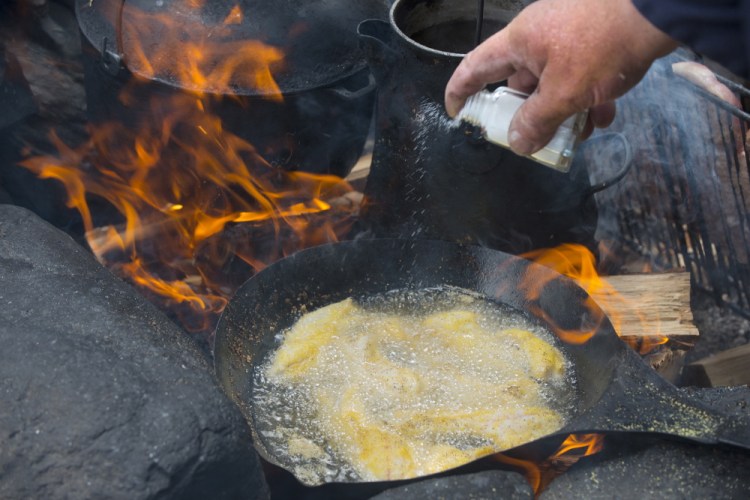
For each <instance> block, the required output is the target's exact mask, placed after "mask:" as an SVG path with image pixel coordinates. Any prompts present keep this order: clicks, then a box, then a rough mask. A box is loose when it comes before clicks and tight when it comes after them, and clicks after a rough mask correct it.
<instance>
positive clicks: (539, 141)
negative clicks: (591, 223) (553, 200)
mask: <svg viewBox="0 0 750 500" xmlns="http://www.w3.org/2000/svg"><path fill="white" fill-rule="evenodd" d="M676 47H677V43H676V42H675V41H674V40H673V39H672V38H670V37H669V36H667V35H665V34H664V33H662V32H661V31H659V30H658V29H657V28H655V27H654V26H653V25H652V24H651V23H650V22H649V21H648V20H646V19H645V18H644V17H643V16H642V15H641V14H640V12H638V10H637V9H636V8H635V7H634V6H633V4H632V3H631V0H538V1H537V2H534V3H532V4H531V5H529V6H528V7H526V8H525V9H524V10H523V11H521V13H519V14H518V16H517V17H516V18H515V19H514V20H513V21H512V22H511V23H509V24H508V26H507V27H506V28H504V29H503V30H501V31H499V32H497V33H495V34H494V35H493V36H491V37H490V38H488V39H487V40H486V41H485V42H483V43H482V44H480V45H479V46H478V47H477V48H476V49H474V50H473V51H471V52H469V53H468V54H467V55H466V57H465V58H464V59H463V61H461V64H459V66H458V68H456V71H455V72H454V73H453V76H452V77H451V79H450V81H449V82H448V84H447V86H446V89H445V107H446V110H447V112H448V114H449V115H451V116H455V115H456V114H457V113H458V112H459V111H460V110H461V108H462V107H463V105H464V103H465V102H466V99H467V98H468V97H469V96H471V95H473V94H475V93H477V92H479V91H480V90H482V89H483V88H484V87H485V86H486V85H488V84H490V83H495V82H500V81H503V80H506V79H507V80H508V85H509V86H510V87H512V88H515V89H516V90H520V91H522V92H526V93H529V94H531V95H530V96H529V98H528V99H526V101H525V102H524V104H523V105H522V106H521V107H520V108H519V110H518V112H517V113H516V114H515V116H514V117H513V120H512V121H511V124H510V134H509V141H510V146H511V148H512V149H513V150H514V151H515V152H516V153H518V154H521V155H529V154H532V153H535V152H536V151H538V150H540V149H541V148H543V147H544V146H545V145H546V144H547V143H548V142H549V141H550V140H551V139H552V136H554V134H555V131H556V130H557V128H558V127H559V126H560V125H561V124H562V122H563V121H565V120H566V119H567V118H568V117H570V116H572V115H574V114H575V113H577V112H580V111H584V110H586V109H589V110H590V111H589V123H588V124H587V127H586V130H585V131H584V135H588V134H590V133H591V131H592V129H593V127H594V126H597V127H606V126H608V125H609V124H610V123H611V122H612V120H613V119H614V116H615V106H614V99H616V98H617V97H620V96H621V95H623V94H624V93H625V92H627V91H628V90H629V89H630V88H632V87H633V86H635V85H636V84H637V83H638V82H639V81H640V80H641V78H643V75H645V74H646V71H647V70H648V68H649V67H650V66H651V63H652V62H653V61H654V60H655V59H657V58H658V57H661V56H664V55H666V54H668V53H669V52H671V51H672V50H674V49H675V48H676Z"/></svg>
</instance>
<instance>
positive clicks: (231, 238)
mask: <svg viewBox="0 0 750 500" xmlns="http://www.w3.org/2000/svg"><path fill="white" fill-rule="evenodd" d="M200 4H201V2H197V3H196V2H195V1H193V2H191V3H189V4H187V3H186V4H184V6H185V8H198V7H199V6H200ZM241 14H242V13H241V10H239V8H238V9H237V10H236V11H235V10H233V11H232V13H230V16H229V17H228V18H227V20H228V22H230V23H231V22H234V20H237V19H238V18H237V16H241ZM138 19H140V18H138V17H132V16H131V17H129V18H126V19H125V21H124V22H125V23H126V25H127V26H129V28H128V29H132V30H135V31H136V32H137V31H138V30H145V29H147V26H149V22H144V24H142V25H139V24H138V23H137V22H135V20H138ZM156 20H157V21H159V22H162V21H163V20H162V19H161V18H160V16H156ZM239 20H240V21H241V19H239ZM150 21H154V19H153V16H152V18H151V19H150ZM190 28H191V27H190V26H182V27H180V29H184V30H189V29H190ZM173 29H177V27H174V26H168V29H167V30H166V32H164V33H166V34H167V35H168V36H176V34H175V33H174V32H173V31H170V30H173ZM219 33H221V31H219ZM219 38H220V37H219ZM167 45H169V44H167ZM242 46H243V47H242V49H241V50H239V49H238V48H237V47H234V46H233V45H232V44H231V43H230V44H228V45H226V46H225V47H223V48H222V50H226V51H229V52H232V54H231V55H228V56H227V57H226V58H222V54H223V53H219V54H218V56H217V54H216V53H214V54H212V55H211V58H216V57H219V59H220V62H219V63H217V64H214V65H213V66H211V65H208V66H206V67H204V66H202V61H205V60H206V53H204V52H202V50H203V47H199V46H198V44H196V43H195V42H194V41H193V40H191V41H189V42H186V43H185V47H184V51H183V53H182V54H181V55H182V56H184V57H183V59H184V60H185V61H186V64H184V65H182V66H180V67H179V68H178V67H177V66H174V65H168V66H167V70H168V71H174V74H175V75H178V76H179V77H180V79H181V81H182V79H185V81H182V83H185V82H187V81H188V80H189V81H190V82H191V84H192V87H191V88H192V89H198V88H200V89H210V90H212V91H215V90H217V89H218V90H226V89H227V88H229V86H230V84H232V82H237V81H238V80H237V77H238V74H241V75H243V77H244V78H246V79H248V80H247V81H250V80H252V82H253V85H256V86H257V88H258V89H261V90H264V91H269V92H277V91H278V88H277V87H275V82H273V79H272V78H271V74H270V66H271V63H273V62H274V61H278V60H280V59H281V54H280V53H279V52H278V51H277V50H276V49H273V48H270V47H266V46H264V45H263V44H261V43H260V42H242ZM246 53H247V54H249V55H248V57H247V58H244V57H245V56H244V55H243V54H246ZM141 55H142V56H143V60H142V62H143V65H144V67H147V68H151V70H153V71H154V72H156V70H155V69H154V68H156V66H154V65H153V64H152V63H153V62H155V61H158V62H164V61H165V59H164V57H165V56H164V55H163V54H148V53H147V52H146V51H143V52H142V53H141ZM243 58H244V59H243ZM175 59H176V58H175ZM240 59H241V60H242V61H240ZM169 64H171V62H170V63H169ZM175 64H177V63H176V62H175ZM140 85H141V82H140V81H139V80H138V79H136V80H135V81H133V82H131V83H130V85H129V86H127V87H126V88H125V89H124V91H123V92H122V93H121V95H120V100H121V102H122V103H123V104H124V105H126V106H134V107H149V108H150V111H149V112H139V114H138V116H139V118H140V122H139V123H137V124H135V126H134V125H133V124H127V125H126V124H123V123H119V122H117V123H109V124H104V125H96V126H95V127H90V130H89V132H90V139H89V140H88V141H87V142H86V143H85V144H83V145H80V146H78V147H71V146H69V145H67V144H65V143H63V141H61V140H60V139H59V138H58V137H57V136H56V135H55V134H54V133H53V134H52V140H53V141H54V143H55V145H56V147H57V149H58V151H59V154H58V155H57V156H56V157H51V156H47V157H36V158H28V159H26V160H25V161H23V162H22V165H23V166H24V167H26V168H28V169H30V170H31V171H33V172H35V173H36V174H37V175H38V176H39V177H41V178H45V179H55V180H57V181H59V182H61V183H62V184H63V185H64V187H65V189H66V191H67V195H68V205H69V206H70V207H72V208H75V209H76V210H78V212H79V213H80V214H81V218H82V221H83V225H84V228H85V231H86V234H85V236H86V240H87V242H88V244H89V246H90V248H91V250H92V251H93V253H94V254H95V256H96V257H97V258H98V260H99V261H100V262H102V263H103V264H104V265H106V266H107V267H109V268H110V269H111V270H113V271H114V272H115V273H116V274H119V275H121V276H123V277H126V278H127V279H129V280H130V281H132V282H133V283H134V284H136V285H137V286H138V287H140V288H141V289H142V290H144V291H146V292H147V295H150V296H152V297H156V298H158V302H160V303H161V305H162V307H164V308H166V309H167V310H168V311H170V312H173V313H175V314H180V315H181V314H183V313H185V314H186V316H185V317H180V318H178V319H180V320H181V321H182V322H183V326H186V327H190V328H194V329H196V330H198V331H201V332H203V333H208V332H210V331H211V330H212V326H213V322H214V321H215V320H216V319H217V318H218V314H219V313H220V312H221V311H222V309H223V308H224V306H225V305H226V302H227V300H228V297H229V296H231V294H232V293H233V292H234V290H235V289H236V287H237V286H239V284H240V283H241V282H242V281H244V279H247V278H248V277H250V276H251V275H252V274H253V273H255V272H257V271H258V270H260V269H262V268H263V267H265V266H267V265H268V264H270V263H271V262H273V261H275V260H278V259H279V258H282V257H284V256H286V255H288V254H290V253H292V252H294V251H296V250H299V249H301V248H306V247H309V246H314V245H318V244H321V243H325V242H331V241H337V240H338V239H339V238H340V236H341V235H342V234H345V233H346V232H347V231H348V230H349V229H350V227H351V224H352V220H353V218H352V215H353V214H354V213H356V210H357V206H353V205H347V204H333V205H332V201H335V200H337V199H339V198H340V197H342V196H344V195H345V194H347V193H350V192H351V191H352V188H351V186H349V185H348V184H347V183H346V182H345V181H343V180H342V179H341V178H339V177H335V176H332V175H316V174H310V173H304V172H287V171H283V170H280V169H278V168H275V167H273V166H272V165H271V164H269V162H268V161H266V159H265V158H263V157H262V155H261V154H260V153H259V152H258V151H257V150H256V148H255V147H254V146H253V145H252V144H250V143H249V142H247V141H246V140H244V139H243V138H241V137H239V136H237V135H235V134H233V133H231V132H229V131H227V130H225V129H224V125H223V123H222V121H221V120H220V119H219V118H218V117H217V116H216V115H214V114H212V113H211V111H210V110H211V108H212V106H213V105H214V104H215V100H216V99H217V96H216V95H213V94H201V93H195V92H183V93H177V92H175V93H173V94H170V95H169V96H168V97H165V96H158V97H154V98H153V99H152V100H151V102H143V99H142V98H140V97H139V96H140V95H143V93H142V92H141V93H140V94H139V93H138V89H139V88H140ZM279 96H280V94H279ZM250 126H252V124H251V125H250ZM94 205H95V206H94ZM103 212H104V213H110V214H109V216H108V217H107V219H106V224H104V225H102V224H101V222H97V219H101V218H102V213H103ZM113 216H114V217H113ZM113 220H115V221H117V222H113ZM196 318H197V321H196ZM189 325H193V326H189Z"/></svg>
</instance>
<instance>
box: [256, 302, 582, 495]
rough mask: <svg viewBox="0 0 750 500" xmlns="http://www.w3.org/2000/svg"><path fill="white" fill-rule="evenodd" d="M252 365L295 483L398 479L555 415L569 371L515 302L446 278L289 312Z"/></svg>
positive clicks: (526, 432) (486, 449)
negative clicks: (428, 285)
mask: <svg viewBox="0 0 750 500" xmlns="http://www.w3.org/2000/svg"><path fill="white" fill-rule="evenodd" d="M277 341H278V343H279V346H278V348H277V349H275V350H273V351H272V352H271V353H270V354H269V356H268V359H266V360H265V361H264V362H263V363H261V364H260V365H258V366H257V367H256V369H255V371H254V373H253V396H252V399H253V409H254V423H255V427H256V431H257V433H258V437H259V438H260V439H261V440H262V442H263V445H264V447H265V448H266V449H267V450H268V451H269V453H271V454H272V455H273V456H274V457H275V458H276V460H277V461H278V462H279V463H280V464H281V465H282V466H284V467H285V468H287V469H289V470H291V471H292V472H293V473H294V474H295V476H296V477H297V478H298V479H299V480H300V481H302V482H303V483H305V484H308V485H316V484H321V483H326V482H334V481H337V482H354V481H372V480H387V479H406V478H411V477H418V476H421V475H426V474H432V473H435V472H440V471H442V470H447V469H450V468H453V467H457V466H460V465H462V464H464V463H467V462H469V461H471V460H473V459H475V458H478V457H480V456H484V455H487V454H490V453H493V452H497V451H501V450H504V449H509V448H512V447H514V446H517V445H519V444H522V443H525V442H527V441H531V440H533V439H536V438H538V437H541V436H544V435H546V434H549V433H552V432H555V431H556V430H558V429H560V428H561V427H563V425H564V424H565V422H566V421H567V420H568V419H569V418H570V416H571V415H572V411H573V407H574V403H575V380H574V374H573V370H572V366H571V363H570V361H569V360H567V359H566V358H565V357H564V356H563V354H562V351H561V350H560V349H558V348H557V347H556V346H557V345H558V341H557V339H556V338H555V337H554V336H553V335H552V334H551V333H550V332H549V331H548V330H547V329H546V328H545V327H544V326H542V325H541V324H539V323H538V322H536V321H534V320H532V319H531V318H529V317H528V316H526V315H525V314H524V313H522V312H520V311H518V310H515V309H512V308H510V307H508V306H505V305H501V304H497V303H494V302H492V301H490V300H487V299H486V298H484V297H482V296H479V295H477V294H475V293H473V292H469V291H466V290H463V289H457V288H448V287H446V288H439V289H423V290H417V291H410V290H396V291H392V292H389V293H385V294H381V295H376V296H370V297H366V298H362V299H358V300H357V301H354V300H353V299H346V300H344V301H341V302H338V303H336V304H331V305H329V306H326V307H323V308H321V309H318V310H316V311H313V312H311V313H308V314H306V315H304V316H302V317H301V318H300V319H299V320H298V321H297V323H295V325H294V326H293V327H292V328H290V329H288V330H287V331H284V332H280V333H279V335H277Z"/></svg>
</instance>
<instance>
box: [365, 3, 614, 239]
mask: <svg viewBox="0 0 750 500" xmlns="http://www.w3.org/2000/svg"><path fill="white" fill-rule="evenodd" d="M526 3H528V2H523V1H512V0H487V1H486V2H485V11H484V25H483V32H484V33H485V34H487V35H489V34H491V33H493V32H495V31H497V30H499V29H501V28H502V27H503V26H505V25H506V24H507V23H508V22H509V21H510V20H511V19H512V18H513V17H514V16H515V15H516V14H517V13H518V12H519V11H520V10H521V9H522V8H523V7H524V6H525V4H526ZM475 20H476V10H475V7H474V5H473V4H472V2H455V1H450V0H396V1H395V2H394V4H393V5H392V7H391V10H390V21H389V22H385V21H380V20H367V21H364V22H362V23H361V24H360V25H359V27H358V33H359V36H360V43H361V44H362V46H363V47H364V49H365V54H366V58H367V61H368V64H369V65H370V69H371V71H372V73H373V75H374V76H375V79H376V81H377V87H378V97H377V104H376V110H375V120H376V122H375V145H374V150H373V162H372V169H371V172H370V175H369V177H368V181H367V185H366V188H365V203H364V205H363V207H362V211H361V222H360V225H361V227H360V228H359V229H360V230H363V231H365V232H368V233H369V234H371V235H372V236H374V237H401V238H430V239H442V240H450V241H457V242H461V243H467V244H479V245H482V246H487V247H490V248H495V249H498V250H503V251H506V252H509V253H516V254H518V253H522V252H525V251H528V250H532V249H537V248H547V247H553V246H556V245H558V244H561V243H580V244H583V245H585V246H587V247H589V248H591V249H592V250H594V249H595V246H596V242H595V239H594V233H595V231H596V225H597V219H598V215H597V206H596V201H595V199H594V197H593V196H592V195H593V193H594V192H596V191H597V190H599V189H603V188H604V187H607V186H609V185H612V184H613V183H614V181H616V180H618V179H619V178H621V177H622V176H623V175H624V174H625V170H624V169H623V170H622V171H621V172H620V173H618V174H617V175H616V176H614V178H613V179H612V180H610V181H607V182H604V183H601V184H598V185H596V186H592V183H591V182H590V180H589V172H588V169H587V163H589V162H587V161H586V157H587V156H588V157H590V156H591V155H587V154H584V153H585V152H583V151H579V154H578V155H577V157H576V160H574V162H573V165H572V167H571V170H570V171H569V172H568V173H561V172H558V171H555V170H553V169H551V168H548V167H546V166H543V165H540V164H538V163H536V162H535V161H532V160H530V159H528V158H525V157H521V156H518V155H515V154H513V153H512V152H511V151H509V150H507V149H504V148H501V147H498V146H495V145H493V144H490V143H488V142H487V141H485V140H484V139H482V138H481V136H480V134H479V133H478V131H477V130H475V129H473V128H472V127H471V126H469V125H458V124H456V123H454V122H453V120H451V119H450V118H449V117H448V115H447V114H446V113H445V111H444V107H443V94H444V91H445V85H446V84H447V82H448V80H449V78H450V76H451V75H452V73H453V71H454V70H455V68H456V67H457V66H458V64H459V62H460V61H461V59H462V58H463V56H464V54H465V53H466V52H468V51H469V50H471V48H473V46H474V43H475V38H474V37H475V28H476V26H475V24H476V21H475ZM623 140H624V139H623ZM585 144H586V143H585V142H584V145H585ZM625 144H626V143H625ZM583 149H586V146H584V147H583ZM621 149H622V148H621ZM626 149H627V148H626ZM600 156H601V155H600ZM611 156H612V155H611ZM615 156H617V155H613V156H612V159H614V157H615ZM625 156H626V157H627V159H628V161H624V160H623V159H622V158H621V160H622V161H621V163H625V164H626V165H629V156H628V155H627V154H625ZM625 168H627V166H626V167H625Z"/></svg>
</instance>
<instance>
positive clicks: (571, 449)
mask: <svg viewBox="0 0 750 500" xmlns="http://www.w3.org/2000/svg"><path fill="white" fill-rule="evenodd" d="M603 449H604V435H602V434H570V435H569V436H568V437H567V438H565V440H564V441H563V442H562V444H561V445H560V446H559V447H558V448H557V451H555V452H554V453H553V454H552V455H550V456H549V457H548V458H547V459H546V460H544V461H543V462H541V463H540V464H536V463H534V462H532V461H530V460H524V459H521V458H516V457H511V456H509V455H505V454H503V453H496V454H494V455H491V457H490V458H491V459H492V460H495V461H498V462H500V463H503V464H506V465H509V466H511V467H512V468H513V469H515V470H518V471H519V472H521V473H522V474H523V475H524V476H525V477H526V480H527V481H528V483H529V485H530V486H531V488H532V489H533V490H534V495H535V496H536V497H538V496H539V494H540V493H541V492H542V491H544V490H545V489H546V488H547V486H549V484H550V483H551V482H552V481H553V480H554V479H555V478H556V477H558V476H559V475H561V474H562V473H564V472H565V471H566V470H568V469H569V468H570V467H571V466H573V465H574V464H575V463H576V462H578V461H579V460H580V459H581V458H583V457H588V456H591V455H594V454H596V453H599V452H600V451H602V450H603Z"/></svg>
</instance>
